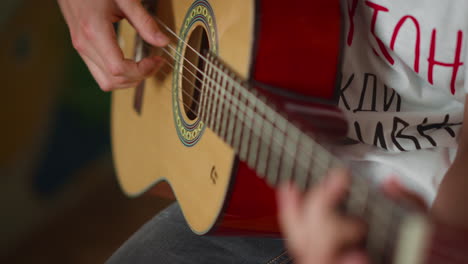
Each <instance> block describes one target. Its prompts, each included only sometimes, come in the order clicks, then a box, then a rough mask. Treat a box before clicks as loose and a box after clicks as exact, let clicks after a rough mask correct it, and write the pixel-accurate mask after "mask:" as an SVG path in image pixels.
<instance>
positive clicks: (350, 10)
mask: <svg viewBox="0 0 468 264" xmlns="http://www.w3.org/2000/svg"><path fill="white" fill-rule="evenodd" d="M352 1H353V2H352V3H351V7H350V6H349V5H348V19H349V31H348V38H347V40H346V43H347V44H348V46H351V44H352V43H353V37H354V15H355V14H356V9H357V0H352Z"/></svg>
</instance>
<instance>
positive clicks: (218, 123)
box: [214, 65, 226, 135]
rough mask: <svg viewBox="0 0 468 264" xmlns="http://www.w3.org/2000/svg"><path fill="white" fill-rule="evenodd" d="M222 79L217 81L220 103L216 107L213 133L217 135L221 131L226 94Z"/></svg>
mask: <svg viewBox="0 0 468 264" xmlns="http://www.w3.org/2000/svg"><path fill="white" fill-rule="evenodd" d="M220 68H224V67H223V66H221V65H220ZM219 76H221V75H219ZM220 78H222V79H221V81H220V80H218V83H221V85H220V102H219V107H218V110H217V112H218V116H217V118H216V128H215V129H214V131H215V132H216V133H217V134H218V135H219V134H220V132H221V131H220V129H221V120H222V119H221V116H222V113H223V108H224V107H225V106H224V105H225V102H226V100H225V93H226V89H225V85H226V78H223V77H220Z"/></svg>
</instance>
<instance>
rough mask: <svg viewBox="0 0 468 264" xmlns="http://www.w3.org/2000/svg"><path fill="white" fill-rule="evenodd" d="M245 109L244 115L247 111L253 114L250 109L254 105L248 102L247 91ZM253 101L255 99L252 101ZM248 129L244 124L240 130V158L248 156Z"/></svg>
mask: <svg viewBox="0 0 468 264" xmlns="http://www.w3.org/2000/svg"><path fill="white" fill-rule="evenodd" d="M246 96H247V97H246V111H245V113H244V114H245V115H247V113H250V114H251V115H252V116H253V111H252V108H253V107H254V106H253V105H252V103H250V104H249V101H250V100H249V97H250V96H252V95H251V93H250V92H249V91H248V92H247V93H246ZM253 102H255V100H254V101H253ZM254 125H255V124H254V123H252V126H254ZM250 134H251V133H250V129H249V127H247V126H244V131H243V132H242V135H243V136H242V143H241V147H240V152H239V157H240V158H241V160H244V161H245V160H247V158H248V156H249V151H248V150H249V143H250Z"/></svg>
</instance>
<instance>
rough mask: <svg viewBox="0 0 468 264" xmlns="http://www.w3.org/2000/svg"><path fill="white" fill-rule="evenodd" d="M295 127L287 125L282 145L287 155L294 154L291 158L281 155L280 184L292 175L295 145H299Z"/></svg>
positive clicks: (295, 151)
mask: <svg viewBox="0 0 468 264" xmlns="http://www.w3.org/2000/svg"><path fill="white" fill-rule="evenodd" d="M294 128H295V127H294V126H293V125H291V124H289V125H288V127H287V129H286V130H287V132H288V133H287V135H288V136H287V137H286V139H285V140H286V143H285V144H284V145H285V146H286V148H290V149H289V153H294V154H293V155H292V157H289V158H288V156H287V155H283V156H282V159H281V166H280V167H281V171H280V175H279V178H280V182H285V181H287V180H289V179H290V178H291V176H292V175H294V174H293V163H294V160H295V159H296V158H297V145H298V144H299V135H298V134H296V133H295V132H296V130H295V129H294Z"/></svg>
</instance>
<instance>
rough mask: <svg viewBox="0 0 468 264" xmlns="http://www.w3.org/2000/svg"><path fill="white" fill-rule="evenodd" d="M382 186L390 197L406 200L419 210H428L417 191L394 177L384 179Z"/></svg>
mask: <svg viewBox="0 0 468 264" xmlns="http://www.w3.org/2000/svg"><path fill="white" fill-rule="evenodd" d="M382 188H383V190H384V192H385V193H386V194H387V195H388V196H389V197H390V198H392V199H395V200H398V201H406V202H409V203H411V204H413V205H414V206H416V207H417V208H419V209H421V210H428V206H427V204H426V202H425V200H424V199H423V198H422V197H421V196H419V195H418V194H417V193H415V192H413V191H411V190H409V189H408V188H406V187H405V186H403V185H402V184H401V183H400V182H399V181H398V180H397V179H396V178H395V177H392V178H390V179H388V180H386V181H385V182H384V183H383V185H382Z"/></svg>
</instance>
